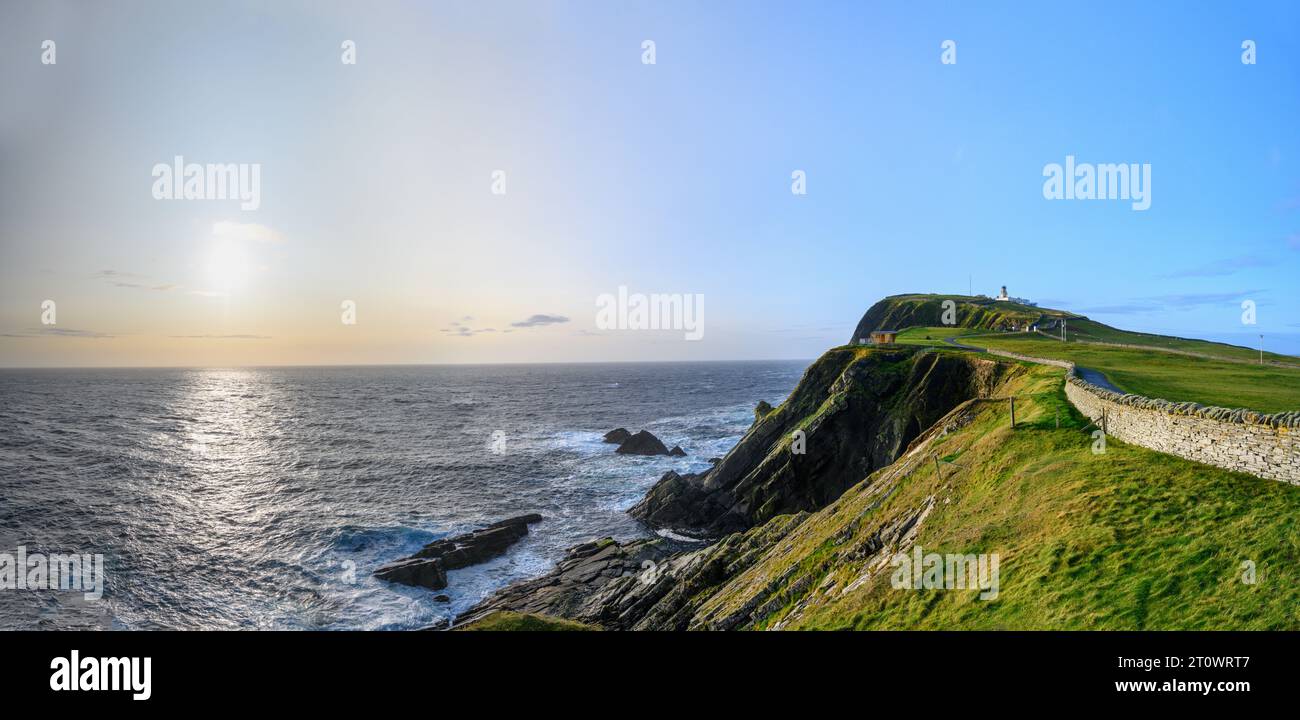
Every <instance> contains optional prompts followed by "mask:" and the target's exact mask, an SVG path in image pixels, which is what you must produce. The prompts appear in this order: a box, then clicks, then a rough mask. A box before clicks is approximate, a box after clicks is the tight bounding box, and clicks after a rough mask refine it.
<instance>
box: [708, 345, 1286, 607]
mask: <svg viewBox="0 0 1300 720" xmlns="http://www.w3.org/2000/svg"><path fill="white" fill-rule="evenodd" d="M1015 382H1016V386H1014V387H1011V388H1008V389H1009V390H1010V391H1012V392H1014V393H1015V394H1017V396H1018V397H1019V398H1020V399H1019V400H1018V401H1017V419H1018V420H1019V421H1020V426H1019V427H1018V428H1017V429H1015V430H1014V431H1013V430H1011V429H1009V428H1008V427H1007V425H1008V417H1007V412H1006V407H1005V405H1004V404H1003V403H1001V402H986V403H980V404H979V405H977V406H976V407H977V408H978V409H979V411H978V415H977V417H976V419H975V420H974V421H973V422H972V423H971V424H970V425H967V426H966V427H964V428H961V429H959V430H957V431H956V432H953V433H951V434H949V435H947V436H946V437H943V438H941V439H938V440H934V441H932V443H931V445H930V446H929V447H927V448H926V449H925V450H924V451H923V453H924V454H925V455H926V457H925V458H924V459H925V461H924V462H919V463H917V465H916V466H915V468H914V469H913V470H912V471H911V472H910V473H909V474H907V475H905V476H902V477H898V478H895V479H893V480H890V479H887V478H888V473H889V472H890V470H891V468H884V469H882V470H880V471H878V472H877V473H875V474H874V475H873V476H872V478H871V479H870V480H869V481H867V482H864V483H862V484H860V485H858V486H856V487H855V488H853V489H851V490H849V491H848V492H847V493H845V495H844V496H843V497H842V498H841V499H840V500H839V501H837V502H836V503H834V504H833V505H831V506H830V507H828V508H825V509H823V510H821V511H819V512H817V513H815V514H813V515H812V516H811V517H810V518H809V519H808V520H807V521H806V522H804V523H802V524H800V525H799V526H798V527H797V528H796V529H795V530H794V531H793V532H791V534H790V535H789V536H788V537H787V538H786V539H784V540H783V541H782V542H780V543H779V544H778V545H777V546H776V547H775V548H774V549H773V550H771V551H769V553H768V554H767V555H766V556H765V557H764V558H763V559H762V560H761V561H760V562H759V563H757V564H756V565H755V566H754V567H751V568H750V569H749V570H747V571H746V572H744V573H742V574H741V575H740V576H738V577H737V578H735V579H733V580H732V581H730V582H728V583H727V584H726V585H725V586H724V587H723V588H722V590H721V591H720V592H718V593H716V594H714V595H713V596H712V597H711V598H709V599H708V600H707V602H706V603H705V606H704V607H705V609H707V610H712V611H720V612H722V613H725V611H726V609H727V608H734V607H739V606H741V605H742V604H744V603H745V602H747V601H749V600H750V599H751V598H753V597H754V596H755V595H756V593H758V592H759V589H760V588H764V587H767V586H768V585H769V584H770V583H771V581H772V579H773V578H777V577H782V576H783V575H784V576H786V577H787V578H788V579H787V580H786V581H785V587H786V588H794V587H800V588H803V589H802V590H799V591H796V592H794V593H793V597H791V598H790V600H789V602H787V603H786V605H785V606H784V607H783V608H781V609H778V610H776V611H775V612H773V613H772V614H771V615H769V616H768V617H766V618H764V619H763V620H762V621H761V622H760V623H759V625H758V627H768V626H770V625H771V624H773V623H775V622H778V621H781V620H785V621H786V622H785V624H784V627H790V628H819V629H832V628H834V629H840V628H860V629H866V628H870V629H878V628H907V629H948V628H952V629H993V628H1041V629H1048V628H1051V629H1154V628H1166V629H1175V628H1178V629H1199V628H1203V629H1227V628H1242V629H1263V628H1270V629H1271V628H1288V629H1300V523H1298V521H1297V518H1300V487H1295V486H1291V485H1287V484H1284V483H1279V482H1276V481H1272V480H1262V479H1258V478H1254V477H1251V476H1248V475H1244V474H1240V473H1233V472H1228V471H1225V470H1219V469H1216V468H1211V467H1208V466H1204V465H1199V464H1196V463H1192V462H1188V461H1184V460H1181V459H1178V458H1175V457H1171V456H1168V455H1162V454H1159V453H1155V452H1151V451H1148V450H1145V449H1143V448H1140V447H1136V446H1129V445H1125V444H1123V443H1121V442H1119V441H1116V440H1113V439H1111V440H1110V441H1109V443H1108V445H1107V448H1106V452H1105V453H1104V454H1100V455H1097V454H1094V453H1093V452H1092V451H1091V446H1092V443H1093V438H1092V436H1091V434H1090V430H1089V429H1087V428H1085V423H1086V420H1084V419H1083V418H1081V417H1079V416H1078V415H1077V414H1076V413H1075V412H1074V411H1073V410H1072V409H1071V408H1070V406H1069V404H1068V402H1067V401H1066V400H1065V397H1064V392H1063V376H1062V374H1061V372H1060V371H1059V370H1054V369H1050V368H1046V367H1042V366H1034V367H1033V369H1032V370H1031V372H1030V373H1029V374H1028V375H1027V376H1022V377H1021V378H1020V379H1019V380H1017V381H1015ZM1058 414H1059V416H1060V418H1061V427H1060V429H1057V428H1056V426H1055V423H1056V417H1057V415H1058ZM931 454H934V455H938V456H939V457H947V458H951V459H953V460H954V461H955V462H956V463H957V464H958V465H960V466H962V468H960V469H958V468H954V467H953V466H945V468H946V469H945V473H946V475H945V479H944V480H943V481H940V480H939V478H938V477H937V475H936V471H935V467H934V464H933V462H932V461H930V460H929V457H928V456H929V455H931ZM931 495H933V496H935V497H936V500H937V502H936V504H935V507H934V510H933V511H932V512H931V514H930V515H929V516H928V517H927V518H926V519H925V521H924V522H923V523H922V525H921V526H920V529H919V532H918V536H917V543H918V544H920V545H921V546H922V547H923V548H924V549H925V551H926V552H943V553H946V552H961V553H981V552H987V553H998V554H999V555H1000V558H1001V595H1000V597H999V598H998V599H997V600H993V601H982V600H978V599H976V595H975V592H974V591H967V590H948V591H944V590H895V589H893V588H892V587H890V585H889V572H890V570H891V568H890V567H889V566H888V565H885V566H884V569H883V571H877V572H876V573H875V574H873V575H871V576H870V577H869V579H868V580H867V581H866V582H864V583H862V584H861V585H860V586H859V587H857V588H856V589H854V590H852V591H849V592H847V593H841V591H842V590H843V589H844V588H845V587H847V586H849V585H850V583H852V582H853V581H854V580H856V579H859V578H861V577H862V575H863V573H864V571H865V570H866V568H867V567H868V566H870V565H871V564H872V562H873V558H872V557H866V558H854V557H853V556H852V554H851V550H852V549H853V548H855V547H856V546H858V545H859V544H860V543H862V542H863V541H864V540H865V539H866V538H868V537H870V536H871V535H872V534H873V533H874V532H875V531H876V530H878V529H879V528H880V527H882V526H883V525H885V524H887V523H889V522H893V521H897V520H898V519H899V518H901V517H906V516H907V515H908V514H910V513H912V512H915V511H916V510H917V509H919V508H920V507H922V506H923V505H924V500H925V498H926V497H928V496H931ZM882 498H883V501H882ZM873 504H878V506H874V507H873ZM908 550H910V548H886V550H885V551H883V552H884V556H888V555H891V554H892V553H893V552H897V551H908ZM1245 560H1253V561H1254V562H1255V563H1256V566H1257V572H1258V583H1257V584H1254V585H1248V584H1244V583H1242V582H1241V581H1240V577H1241V572H1242V570H1241V563H1242V562H1243V561H1245ZM791 568H795V569H794V570H793V571H791ZM787 573H788V575H787ZM828 576H829V577H828ZM795 607H800V612H799V613H798V614H796V615H793V616H791V617H786V616H787V614H788V613H790V612H791V611H792V609H793V608H795Z"/></svg>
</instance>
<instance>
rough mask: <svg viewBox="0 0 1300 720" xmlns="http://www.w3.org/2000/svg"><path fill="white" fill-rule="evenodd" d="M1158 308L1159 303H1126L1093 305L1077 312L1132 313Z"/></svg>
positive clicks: (1102, 313) (1096, 313) (1151, 310)
mask: <svg viewBox="0 0 1300 720" xmlns="http://www.w3.org/2000/svg"><path fill="white" fill-rule="evenodd" d="M1159 309H1160V306H1159V305H1154V304H1151V303H1127V304H1119V305H1095V306H1091V307H1084V308H1079V309H1078V310H1077V312H1081V313H1083V314H1085V315H1087V314H1095V315H1133V314H1135V313H1144V312H1153V311H1156V310H1159Z"/></svg>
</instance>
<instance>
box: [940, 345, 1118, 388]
mask: <svg viewBox="0 0 1300 720" xmlns="http://www.w3.org/2000/svg"><path fill="white" fill-rule="evenodd" d="M964 337H970V336H969V335H959V336H957V337H948V338H944V339H943V341H944V342H945V343H947V344H949V345H951V346H953V347H955V348H958V349H961V350H969V351H971V352H979V353H982V352H987V351H986V350H985V349H984V348H982V347H975V346H974V345H967V344H966V343H963V342H960V340H961V339H962V338H964ZM1074 372H1075V374H1077V375H1078V376H1079V377H1081V378H1083V379H1084V380H1087V381H1088V382H1090V383H1092V384H1093V385H1096V386H1097V387H1100V388H1103V389H1106V390H1110V391H1111V392H1117V393H1119V394H1121V395H1123V394H1125V393H1124V391H1123V390H1121V389H1119V388H1118V387H1115V384H1114V383H1112V382H1111V381H1110V379H1109V378H1107V377H1106V375H1105V374H1104V373H1102V372H1101V371H1100V370H1093V369H1091V368H1086V367H1083V366H1082V365H1078V364H1076V365H1075V366H1074Z"/></svg>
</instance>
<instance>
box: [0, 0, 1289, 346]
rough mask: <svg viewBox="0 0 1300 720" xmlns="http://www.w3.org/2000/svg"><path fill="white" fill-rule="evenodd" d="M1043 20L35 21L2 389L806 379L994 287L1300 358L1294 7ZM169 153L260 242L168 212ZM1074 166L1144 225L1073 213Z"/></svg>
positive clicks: (5, 212)
mask: <svg viewBox="0 0 1300 720" xmlns="http://www.w3.org/2000/svg"><path fill="white" fill-rule="evenodd" d="M1040 5H1045V4H1036V3H980V4H978V5H977V4H974V3H927V4H917V3H906V4H904V3H867V2H843V3H812V4H790V3H764V2H736V3H723V2H707V3H706V2H696V3H680V2H669V3H628V2H618V3H595V2H584V3H550V2H522V0H520V1H517V2H499V3H494V2H486V3H469V4H465V3H457V4H451V3H436V4H425V3H388V2H383V3H375V4H366V5H365V6H364V7H363V6H361V5H360V4H332V3H320V2H302V3H287V2H286V3H260V2H259V3H251V2H249V3H223V4H219V6H217V7H213V6H210V5H209V4H203V5H199V4H183V5H180V6H177V5H173V4H163V3H113V4H102V5H100V4H83V3H45V2H42V3H35V2H32V3H26V2H19V3H6V4H5V5H4V8H3V10H0V13H3V14H4V16H5V22H3V23H0V62H2V63H3V65H4V67H5V72H4V73H3V74H0V95H2V96H3V97H5V98H6V101H5V103H4V104H3V106H0V191H2V192H0V257H3V262H2V263H0V353H2V354H0V363H3V364H6V365H91V364H117V365H160V364H161V365H206V364H277V363H293V364H302V363H310V364H315V363H321V364H326V363H336V362H337V363H363V362H513V361H520V360H535V361H569V360H579V361H581V360H689V359H744V358H810V357H815V356H816V355H818V354H820V353H821V352H822V351H823V350H825V349H826V348H828V347H830V346H832V345H835V344H839V343H842V342H844V341H845V340H847V339H848V336H849V334H850V333H851V331H852V328H853V326H854V325H855V323H856V322H857V319H858V318H859V316H860V315H861V314H862V312H863V311H864V310H865V309H866V308H867V307H869V306H870V304H871V303H873V302H874V301H876V300H877V299H879V298H881V297H883V296H885V295H889V294H894V293H901V292H965V291H966V289H967V287H968V282H970V283H972V284H973V287H974V290H975V292H977V293H979V292H983V293H987V294H993V293H995V292H996V291H997V287H998V286H999V285H1002V284H1006V285H1008V286H1009V288H1010V291H1011V293H1012V294H1013V295H1018V296H1023V297H1028V298H1030V299H1034V300H1038V301H1040V302H1041V303H1042V304H1046V305H1051V306H1054V307H1061V308H1065V309H1070V310H1075V311H1078V312H1082V313H1084V314H1087V315H1089V316H1090V317H1093V318H1095V319H1098V320H1101V321H1103V322H1107V323H1110V324H1113V325H1116V326H1119V327H1123V328H1127V329H1135V330H1145V331H1153V332H1165V333H1171V334H1178V335H1184V336H1196V337H1208V338H1213V339H1219V340H1226V341H1232V342H1238V343H1243V344H1251V345H1254V344H1255V343H1256V342H1257V337H1258V334H1260V333H1263V334H1264V335H1265V336H1266V341H1265V342H1266V346H1267V347H1269V348H1270V349H1275V350H1279V351H1284V352H1291V353H1300V312H1298V311H1297V306H1298V303H1300V289H1298V285H1297V283H1296V282H1295V278H1296V277H1297V270H1300V133H1297V132H1296V128H1298V127H1300V5H1297V4H1295V3H1287V2H1278V3H1250V2H1248V3H1231V4H1230V3H1181V2H1180V3H1174V2H1160V3H1149V4H1142V5H1134V4H1132V3H1119V2H1116V3H1098V4H1093V5H1089V6H1088V7H1087V8H1086V9H1082V8H1074V7H1067V6H1056V5H1055V4H1053V6H1052V7H1041V6H1040ZM46 39H53V40H55V41H56V42H57V53H58V54H57V62H56V64H54V65H43V64H41V62H40V55H41V50H40V48H41V43H42V41H44V40H46ZM647 39H649V40H653V41H654V42H655V46H656V53H655V54H656V62H655V64H653V65H646V64H643V63H642V42H643V41H644V40H647ZM1247 39H1249V40H1253V41H1254V42H1255V43H1256V47H1257V62H1256V64H1254V65H1245V64H1243V63H1242V62H1241V54H1242V50H1241V43H1242V42H1243V40H1247ZM344 40H352V41H354V42H355V43H356V46H357V62H356V64H355V65H344V64H342V63H341V62H340V53H341V50H340V44H341V43H342V42H343V41H344ZM944 40H953V41H955V42H956V43H957V63H956V64H955V65H945V64H943V63H941V62H940V55H941V48H940V44H941V43H942V42H943V41H944ZM176 155H182V156H184V157H185V158H186V160H187V161H193V162H199V163H257V164H259V165H260V166H261V178H262V191H261V206H260V207H259V209H257V210H255V211H242V210H240V209H239V206H238V203H237V202H235V201H221V200H212V201H166V200H163V201H159V200H155V199H154V198H153V197H151V195H150V188H151V183H152V178H151V176H150V168H152V166H153V165H154V164H155V163H159V162H170V161H171V159H172V158H173V157H174V156H176ZM1067 155H1073V156H1075V157H1076V158H1077V159H1078V161H1079V162H1092V163H1139V164H1146V163H1149V164H1150V165H1151V175H1152V187H1151V198H1152V201H1151V207H1150V209H1148V210H1146V211H1142V212H1135V211H1133V210H1131V209H1130V205H1129V203H1127V202H1123V201H1048V200H1045V199H1044V198H1043V194H1042V187H1043V177H1042V170H1043V167H1044V166H1045V165H1046V164H1048V163H1063V162H1064V160H1065V157H1066V156H1067ZM498 169H500V170H504V171H505V172H506V177H507V183H508V184H507V187H508V192H507V193H506V195H504V196H498V195H493V194H492V193H491V192H490V191H489V188H490V184H491V173H492V172H493V171H495V170H498ZM794 170H803V171H804V172H805V173H806V174H807V189H808V192H807V194H806V195H802V196H798V195H793V194H792V193H791V192H790V185H791V179H790V175H791V172H792V171H794ZM218 228H226V229H227V230H228V229H230V228H234V230H233V231H228V232H227V231H221V230H218ZM229 247H236V248H237V249H238V252H237V253H236V256H237V262H235V263H233V265H234V266H235V267H234V269H233V270H232V269H231V267H232V263H231V262H228V260H229V257H228V256H226V255H222V254H221V248H229ZM214 258H216V259H215V260H214ZM222 258H225V260H223V259H222ZM620 286H625V287H628V288H629V289H631V290H632V291H633V292H643V293H684V294H691V295H694V294H701V295H703V296H704V298H705V307H706V312H705V332H704V338H703V339H702V340H699V341H696V342H688V341H684V340H683V336H682V333H681V332H671V331H662V332H660V331H603V330H602V329H600V328H598V327H596V325H595V318H596V304H595V301H596V298H597V297H598V296H600V295H601V294H604V293H613V292H615V291H616V290H617V288H618V287H620ZM45 299H55V300H56V301H57V303H58V323H57V328H58V331H57V332H54V331H52V330H51V329H50V328H49V327H44V326H42V325H41V324H40V320H41V317H40V313H41V302H42V301H43V300H45ZM344 299H348V300H353V301H355V302H356V303H357V318H358V322H357V323H356V324H355V325H342V324H340V321H339V307H340V302H341V301H342V300H344ZM1243 300H1253V301H1254V302H1255V303H1256V305H1257V308H1258V309H1257V320H1258V324H1257V325H1255V326H1246V325H1243V324H1242V322H1241V314H1242V311H1241V302H1242V301H1243ZM535 315H545V316H548V317H553V318H566V320H565V321H563V322H548V323H529V322H528V321H527V319H528V318H531V317H533V316H535ZM507 331H509V332H507Z"/></svg>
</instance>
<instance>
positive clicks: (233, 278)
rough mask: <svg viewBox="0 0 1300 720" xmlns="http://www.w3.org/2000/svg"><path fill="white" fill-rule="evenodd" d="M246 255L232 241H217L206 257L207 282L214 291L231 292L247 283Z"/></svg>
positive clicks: (247, 264)
mask: <svg viewBox="0 0 1300 720" xmlns="http://www.w3.org/2000/svg"><path fill="white" fill-rule="evenodd" d="M250 267H251V266H250V263H249V259H248V253H247V252H246V251H245V250H244V248H243V247H242V245H241V244H240V243H239V242H237V241H234V240H217V241H216V242H215V243H214V244H213V246H212V251H211V253H210V254H209V255H208V262H207V275H208V282H210V283H212V286H213V288H214V289H216V290H220V291H222V292H226V293H228V292H231V291H233V290H238V289H240V288H242V287H243V286H244V284H245V283H246V282H247V281H248V276H249V274H250Z"/></svg>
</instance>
